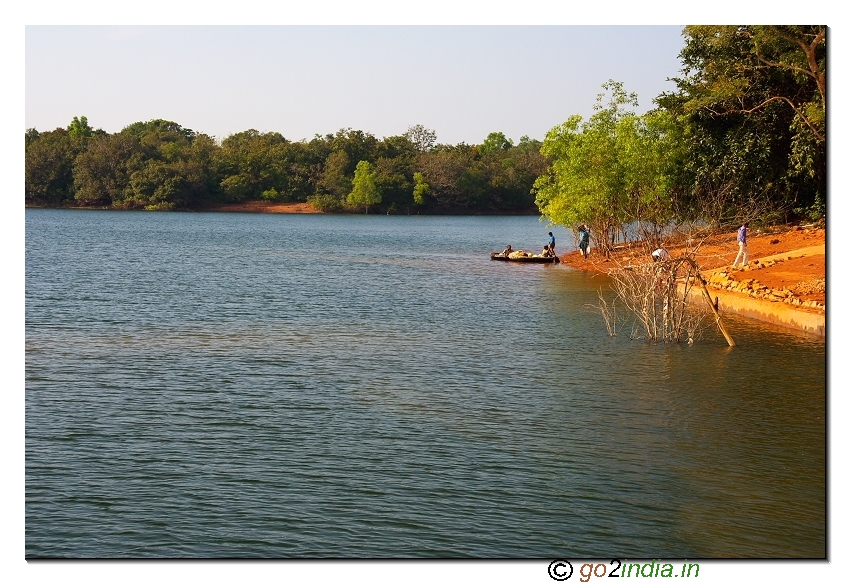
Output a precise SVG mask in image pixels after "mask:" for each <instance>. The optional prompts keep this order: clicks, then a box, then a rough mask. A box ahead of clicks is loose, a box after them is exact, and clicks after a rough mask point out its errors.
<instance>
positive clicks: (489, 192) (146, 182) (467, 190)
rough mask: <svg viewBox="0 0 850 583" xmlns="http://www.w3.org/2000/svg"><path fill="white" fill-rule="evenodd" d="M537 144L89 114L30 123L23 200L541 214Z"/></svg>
mask: <svg viewBox="0 0 850 583" xmlns="http://www.w3.org/2000/svg"><path fill="white" fill-rule="evenodd" d="M545 167H546V161H545V160H544V158H543V156H542V155H541V154H540V142H539V141H535V140H531V139H528V138H527V137H523V138H522V139H521V140H520V141H519V143H518V144H514V143H513V141H512V140H510V139H508V138H507V137H505V135H504V134H503V133H501V132H493V133H491V134H490V135H489V136H487V138H486V139H485V140H484V141H483V143H481V144H476V145H468V144H465V143H461V144H458V145H445V144H438V143H436V133H435V132H434V131H433V130H429V129H427V128H425V127H423V126H421V125H416V126H411V127H410V128H409V129H408V131H407V132H405V133H404V134H403V135H400V136H391V137H386V138H383V139H378V138H376V137H375V136H373V135H372V134H370V133H367V132H364V131H361V130H353V129H351V128H345V129H341V130H339V131H338V132H336V134H327V135H325V136H319V135H317V136H315V137H314V138H313V139H312V140H309V141H308V140H301V141H291V140H288V139H286V138H285V137H284V136H283V135H281V134H280V133H278V132H268V133H261V132H258V131H256V130H247V131H244V132H239V133H236V134H232V135H230V136H228V137H227V138H225V139H224V140H222V141H221V142H220V143H218V142H217V141H216V140H215V139H214V138H212V137H210V136H208V135H206V134H202V133H196V132H195V131H193V130H191V129H188V128H184V127H182V126H180V125H179V124H177V123H175V122H172V121H166V120H161V119H157V120H152V121H148V122H137V123H134V124H132V125H129V126H127V127H126V128H124V129H123V130H121V131H120V132H117V133H114V134H109V133H107V132H104V131H103V130H95V129H92V128H91V127H90V126H89V124H88V120H87V118H86V117H80V118H77V117H75V118H74V119H73V120H72V121H71V124H70V125H69V126H68V127H67V128H57V129H56V130H53V131H50V132H38V131H37V130H35V129H30V130H28V131H27V132H26V181H25V184H26V201H27V204H30V205H44V206H98V207H104V206H105V207H111V208H121V209H148V210H176V209H203V208H205V207H210V206H214V205H219V204H223V203H231V202H241V201H248V200H268V201H280V202H309V203H311V204H312V205H313V206H314V207H316V208H317V209H319V210H322V211H332V212H347V211H350V212H354V211H359V212H363V211H364V210H365V211H366V212H369V211H370V210H371V211H372V212H384V213H396V214H410V213H527V212H534V211H535V210H536V207H535V205H534V196H533V195H532V194H531V186H532V184H533V183H534V180H535V179H536V178H537V176H538V175H539V174H540V173H541V172H542V171H543V170H544V169H545Z"/></svg>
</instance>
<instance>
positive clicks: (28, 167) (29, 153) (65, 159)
mask: <svg viewBox="0 0 850 583" xmlns="http://www.w3.org/2000/svg"><path fill="white" fill-rule="evenodd" d="M26 138H27V142H26V150H25V159H26V163H25V168H24V193H25V197H26V201H27V203H30V204H32V203H40V204H44V203H47V204H63V203H64V202H66V201H68V200H73V198H74V173H73V168H74V159H75V158H76V157H77V153H78V149H77V148H76V147H75V144H74V141H73V140H72V139H71V137H70V136H69V135H68V132H67V131H65V130H63V129H61V128H58V129H56V130H54V131H52V132H42V133H40V134H39V133H38V132H36V131H35V130H28V131H27V134H26Z"/></svg>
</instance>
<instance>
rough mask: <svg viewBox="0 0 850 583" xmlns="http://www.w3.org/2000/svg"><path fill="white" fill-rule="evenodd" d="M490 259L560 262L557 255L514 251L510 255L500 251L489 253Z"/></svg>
mask: <svg viewBox="0 0 850 583" xmlns="http://www.w3.org/2000/svg"><path fill="white" fill-rule="evenodd" d="M490 259H492V260H493V261H516V262H518V263H560V262H561V260H560V259H558V257H557V256H553V257H542V256H540V255H529V254H525V255H523V254H521V253H517V252H516V251H515V252H513V253H511V254H510V255H503V254H502V253H490Z"/></svg>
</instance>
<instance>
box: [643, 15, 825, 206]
mask: <svg viewBox="0 0 850 583" xmlns="http://www.w3.org/2000/svg"><path fill="white" fill-rule="evenodd" d="M683 34H684V37H685V46H684V48H683V49H682V52H681V53H680V58H681V60H682V63H683V70H682V71H683V76H682V77H681V78H678V79H675V80H674V81H675V82H676V85H677V91H675V92H672V93H667V94H663V95H661V96H659V97H658V98H657V99H656V102H657V103H658V104H659V106H660V107H662V108H664V109H666V110H668V111H670V112H671V113H673V114H674V115H675V116H676V117H678V118H680V119H681V120H683V122H684V123H685V125H686V126H687V129H686V131H685V132H683V134H682V137H683V140H684V141H685V142H686V144H687V147H688V149H689V150H690V153H689V156H687V158H686V159H685V165H684V166H683V168H682V172H680V173H679V177H678V180H679V186H680V189H681V190H683V191H684V190H687V189H689V190H690V193H689V196H690V198H691V200H692V201H693V205H695V206H699V205H703V206H705V201H707V200H719V199H722V204H719V203H718V204H714V206H720V207H722V211H718V212H716V213H715V214H716V215H717V216H718V217H721V219H723V217H726V219H724V220H736V219H737V215H738V214H740V212H741V209H742V208H755V207H767V208H769V209H771V208H772V209H773V211H774V212H777V213H785V212H787V211H788V209H790V208H792V207H793V206H796V205H799V206H802V207H805V206H807V205H811V204H813V203H814V202H815V200H816V199H818V197H819V196H821V197H822V195H824V194H825V192H826V124H825V119H826V28H825V27H824V26H735V25H733V26H688V27H686V28H685V30H684V33H683ZM732 217H734V218H735V219H733V218H732ZM749 218H753V217H752V216H750V217H749Z"/></svg>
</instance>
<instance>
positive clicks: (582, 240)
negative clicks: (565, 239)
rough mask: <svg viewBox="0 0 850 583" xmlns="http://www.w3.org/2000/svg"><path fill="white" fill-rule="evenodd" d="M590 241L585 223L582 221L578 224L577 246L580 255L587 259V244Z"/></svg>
mask: <svg viewBox="0 0 850 583" xmlns="http://www.w3.org/2000/svg"><path fill="white" fill-rule="evenodd" d="M589 243H590V233H589V232H588V230H587V225H585V224H584V223H582V224H580V225H579V226H578V248H579V249H581V256H582V257H584V258H585V259H587V245H588V244H589Z"/></svg>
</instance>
